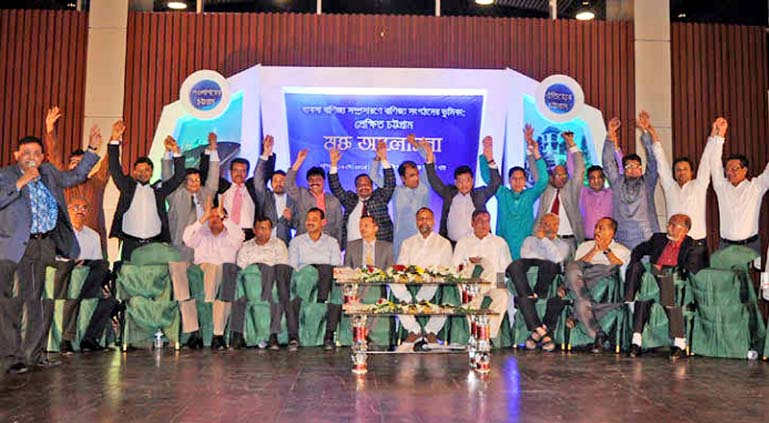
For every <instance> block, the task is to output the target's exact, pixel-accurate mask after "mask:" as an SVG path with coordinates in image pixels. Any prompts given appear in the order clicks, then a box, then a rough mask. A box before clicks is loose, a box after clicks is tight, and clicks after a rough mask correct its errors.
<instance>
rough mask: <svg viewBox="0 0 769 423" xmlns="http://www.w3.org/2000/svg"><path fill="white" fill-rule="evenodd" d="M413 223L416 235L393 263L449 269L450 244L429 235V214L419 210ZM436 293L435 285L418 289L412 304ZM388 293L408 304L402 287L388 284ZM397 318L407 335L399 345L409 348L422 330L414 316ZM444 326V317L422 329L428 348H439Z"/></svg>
mask: <svg viewBox="0 0 769 423" xmlns="http://www.w3.org/2000/svg"><path fill="white" fill-rule="evenodd" d="M416 219H417V228H418V229H419V233H418V234H416V235H414V236H412V237H409V238H406V240H405V241H403V245H401V250H400V253H399V254H398V260H397V263H398V264H402V265H404V266H411V265H415V266H420V267H429V266H446V267H449V266H451V260H452V252H451V243H450V242H449V240H447V239H446V238H444V237H442V236H440V235H438V234H437V233H435V232H433V225H435V217H434V215H433V211H432V210H430V209H428V208H426V207H424V208H421V209H419V210H418V211H417V215H416ZM437 290H438V287H437V286H435V285H430V286H423V287H421V288H419V291H418V292H417V294H416V301H417V302H421V301H429V300H431V299H432V298H433V297H434V296H435V292H436V291H437ZM390 291H391V292H392V294H393V295H394V296H395V297H396V298H397V299H399V300H400V301H402V302H405V303H411V302H412V298H411V294H410V293H409V291H408V289H407V288H406V286H405V285H401V284H392V285H390ZM398 318H399V319H400V322H401V325H403V328H404V329H406V330H407V331H408V335H407V336H406V339H405V340H404V342H403V348H409V347H412V348H413V345H414V343H416V342H417V341H418V340H419V339H420V338H422V336H421V333H422V330H421V329H420V327H419V323H417V319H416V318H415V317H414V316H408V315H400V316H398ZM444 323H446V317H444V316H432V317H430V320H428V322H427V324H426V325H425V328H424V331H425V333H426V338H427V343H428V344H431V345H438V344H439V341H438V332H440V330H441V328H443V325H444Z"/></svg>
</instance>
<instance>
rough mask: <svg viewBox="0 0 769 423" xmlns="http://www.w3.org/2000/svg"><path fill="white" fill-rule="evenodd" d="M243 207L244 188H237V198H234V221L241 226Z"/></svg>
mask: <svg viewBox="0 0 769 423" xmlns="http://www.w3.org/2000/svg"><path fill="white" fill-rule="evenodd" d="M242 207H243V187H242V186H238V187H237V188H235V196H234V197H233V198H232V221H233V222H235V224H236V225H240V209H241V208H242Z"/></svg>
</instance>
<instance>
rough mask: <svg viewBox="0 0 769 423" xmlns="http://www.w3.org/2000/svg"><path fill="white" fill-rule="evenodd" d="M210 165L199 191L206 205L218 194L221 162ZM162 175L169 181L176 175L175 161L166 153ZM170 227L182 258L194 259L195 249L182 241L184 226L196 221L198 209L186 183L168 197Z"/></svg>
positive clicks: (199, 198)
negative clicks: (204, 181) (204, 182)
mask: <svg viewBox="0 0 769 423" xmlns="http://www.w3.org/2000/svg"><path fill="white" fill-rule="evenodd" d="M215 163H216V164H214V165H212V166H209V167H208V175H207V177H206V184H205V185H204V186H202V187H200V191H198V202H199V203H200V204H201V205H205V204H206V202H207V201H208V199H209V198H212V197H213V196H215V195H216V191H217V190H218V189H219V164H218V162H215ZM162 166H163V167H162V172H161V176H162V178H163V180H164V181H168V180H170V179H171V177H173V176H174V166H173V161H172V160H169V159H168V158H167V157H166V156H165V155H164V156H163V161H162ZM166 201H167V202H168V229H169V230H170V232H171V243H172V244H173V245H174V247H176V249H178V250H179V252H180V253H181V254H182V260H184V261H192V258H193V256H194V250H193V249H192V248H190V247H187V246H186V245H184V242H183V241H182V234H184V228H186V227H187V226H189V225H191V224H193V223H195V221H196V220H197V218H198V217H197V210H196V208H195V207H193V205H192V193H191V192H189V191H187V188H185V185H184V184H182V185H181V186H180V187H179V188H177V189H176V190H175V191H174V192H172V193H171V194H170V195H169V196H168V197H166Z"/></svg>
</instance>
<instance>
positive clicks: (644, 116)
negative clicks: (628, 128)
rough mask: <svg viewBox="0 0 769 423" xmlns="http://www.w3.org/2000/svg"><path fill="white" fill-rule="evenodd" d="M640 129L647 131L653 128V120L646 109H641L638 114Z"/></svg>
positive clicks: (637, 122)
mask: <svg viewBox="0 0 769 423" xmlns="http://www.w3.org/2000/svg"><path fill="white" fill-rule="evenodd" d="M636 126H637V127H638V129H640V130H642V131H644V132H646V131H648V130H649V129H650V128H651V121H650V119H649V113H648V112H647V111H646V110H641V113H639V114H638V120H637V121H636Z"/></svg>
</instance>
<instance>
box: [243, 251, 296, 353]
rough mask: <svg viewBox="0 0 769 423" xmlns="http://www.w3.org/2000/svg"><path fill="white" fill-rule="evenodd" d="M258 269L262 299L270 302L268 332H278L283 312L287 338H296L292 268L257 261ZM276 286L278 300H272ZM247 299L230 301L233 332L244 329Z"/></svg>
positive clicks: (274, 333) (275, 333)
mask: <svg viewBox="0 0 769 423" xmlns="http://www.w3.org/2000/svg"><path fill="white" fill-rule="evenodd" d="M259 271H260V272H261V274H262V298H261V299H262V301H267V302H269V303H270V334H271V335H277V334H278V333H280V330H281V327H280V322H281V318H282V317H283V315H284V314H285V316H286V326H288V336H289V338H292V339H294V338H298V335H299V301H297V300H296V299H295V300H294V301H291V300H290V298H291V275H292V274H293V271H294V270H293V269H292V268H291V266H289V265H286V264H278V265H275V266H269V265H266V264H264V263H259ZM273 285H276V286H277V288H278V302H275V301H273V298H272V287H273ZM246 307H247V299H246V298H245V297H244V298H239V299H238V300H236V301H235V302H233V303H232V314H231V315H230V328H231V330H232V331H234V332H240V333H243V331H244V330H245V319H246Z"/></svg>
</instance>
